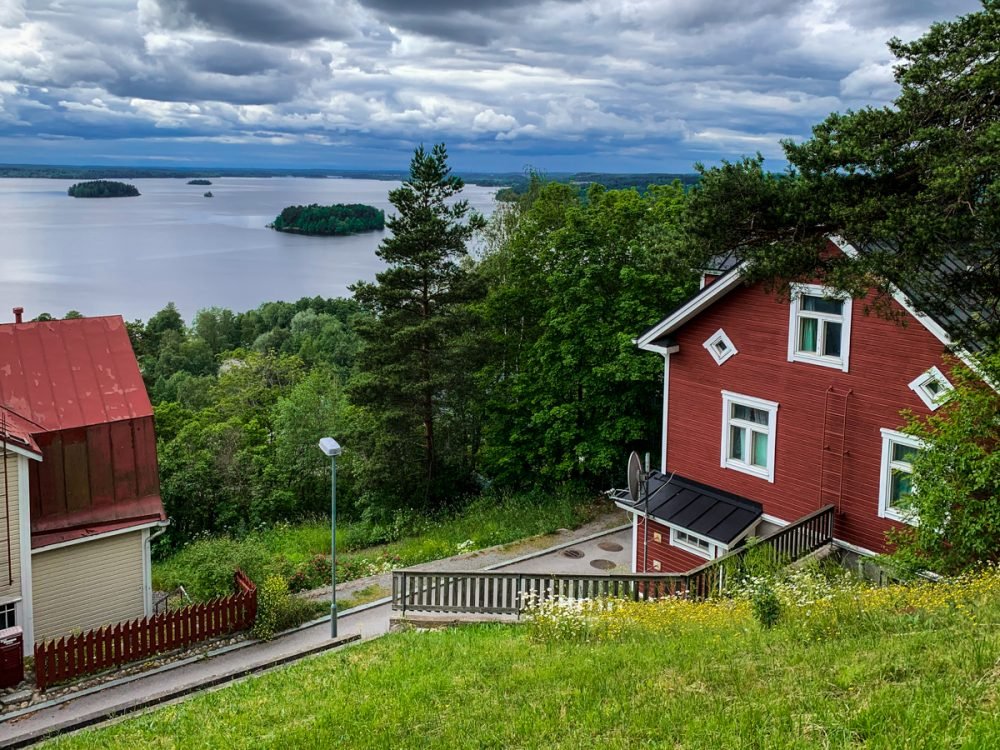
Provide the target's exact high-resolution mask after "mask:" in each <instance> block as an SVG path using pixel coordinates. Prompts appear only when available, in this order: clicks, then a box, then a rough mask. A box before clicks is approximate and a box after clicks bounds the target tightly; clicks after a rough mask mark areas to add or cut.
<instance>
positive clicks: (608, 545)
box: [597, 542, 624, 552]
mask: <svg viewBox="0 0 1000 750" xmlns="http://www.w3.org/2000/svg"><path fill="white" fill-rule="evenodd" d="M597 546H598V547H600V548H601V549H602V550H604V551H605V552H621V551H622V549H624V548H623V547H622V546H621V545H620V544H618V542H601V543H600V544H598V545H597Z"/></svg>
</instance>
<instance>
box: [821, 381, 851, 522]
mask: <svg viewBox="0 0 1000 750" xmlns="http://www.w3.org/2000/svg"><path fill="white" fill-rule="evenodd" d="M851 392H852V391H851V390H850V389H847V390H844V389H841V390H838V389H837V388H835V387H834V386H832V385H831V386H830V387H829V388H827V389H826V396H825V399H824V403H823V449H822V451H820V462H819V484H820V486H819V503H818V507H820V508H822V507H823V506H825V505H833V506H834V507H835V508H836V509H837V512H838V513H839V512H840V504H841V501H842V500H843V496H844V464H845V463H846V459H847V456H848V455H849V454H850V451H849V450H848V448H847V412H848V408H849V406H850V400H851Z"/></svg>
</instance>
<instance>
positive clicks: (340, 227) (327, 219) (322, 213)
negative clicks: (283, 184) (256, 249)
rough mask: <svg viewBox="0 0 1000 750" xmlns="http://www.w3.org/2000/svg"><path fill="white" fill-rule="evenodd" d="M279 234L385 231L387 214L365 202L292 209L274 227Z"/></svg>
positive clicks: (278, 218) (313, 205)
mask: <svg viewBox="0 0 1000 750" xmlns="http://www.w3.org/2000/svg"><path fill="white" fill-rule="evenodd" d="M270 226H271V227H272V228H274V229H277V230H278V231H279V232H295V233H297V234H313V235H344V234H357V233H358V232H368V231H373V230H381V229H385V212H384V211H382V210H381V209H378V208H375V207H374V206H366V205H364V204H362V203H336V204H334V205H332V206H320V205H318V204H316V203H313V204H311V205H308V206H288V207H287V208H285V209H283V210H282V212H281V213H280V214H279V215H278V217H277V218H276V219H275V220H274V223H273V224H271V225H270Z"/></svg>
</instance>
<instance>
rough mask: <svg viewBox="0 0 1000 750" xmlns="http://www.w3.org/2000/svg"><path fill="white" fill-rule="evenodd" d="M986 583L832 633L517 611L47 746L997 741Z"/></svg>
mask: <svg viewBox="0 0 1000 750" xmlns="http://www.w3.org/2000/svg"><path fill="white" fill-rule="evenodd" d="M988 595H989V596H990V597H993V598H992V599H991V600H989V601H987V602H985V603H983V602H982V601H980V602H979V603H978V604H975V605H973V604H971V603H970V601H971V600H965V599H963V600H961V601H959V603H958V604H953V602H951V600H950V599H949V601H945V599H944V598H941V597H939V598H938V599H937V603H936V604H933V603H932V604H928V605H926V606H927V607H928V609H927V611H923V610H921V609H920V607H923V606H925V605H924V604H922V602H923V601H924V600H923V599H920V598H919V597H909V598H900V597H896V598H892V597H889V596H885V595H883V594H878V595H877V596H878V597H881V598H879V599H878V600H877V602H876V603H877V606H878V607H879V608H880V609H879V611H878V613H877V615H874V614H873V610H872V608H871V607H869V608H868V610H866V611H861V610H858V611H855V610H854V609H850V608H851V607H854V605H853V604H851V602H852V601H854V599H853V594H849V595H845V597H844V598H843V601H841V602H840V603H839V604H835V605H829V606H826V605H824V606H825V609H824V612H825V614H824V615H823V616H824V617H826V618H827V619H828V622H827V625H831V624H832V625H833V626H835V627H834V631H836V634H833V635H820V634H819V633H822V632H823V630H824V627H826V626H825V625H824V626H823V627H816V622H815V620H814V613H812V612H811V611H810V612H807V611H806V610H803V611H802V612H801V614H802V618H801V619H800V621H794V618H792V620H793V621H792V622H791V623H790V624H789V625H784V624H779V625H778V626H777V627H775V628H774V629H771V630H765V629H762V628H761V627H760V626H759V625H757V624H756V623H755V622H754V620H753V619H752V617H751V616H750V614H749V609H750V608H749V607H748V606H746V605H744V606H742V607H735V608H733V607H730V608H726V607H718V608H716V609H712V608H710V607H708V608H705V609H697V610H695V609H690V610H686V609H684V607H692V608H693V607H701V606H703V605H690V604H688V603H684V602H682V603H676V602H674V603H667V604H666V605H659V604H640V605H632V610H631V612H632V614H631V617H632V618H633V621H634V622H633V625H632V626H630V627H625V628H623V629H620V630H616V631H615V632H614V635H610V636H609V635H607V634H606V635H605V636H604V637H600V638H596V639H592V640H590V641H582V640H580V638H579V637H575V638H561V637H557V636H553V635H552V633H551V632H550V633H549V634H548V636H545V635H544V633H543V632H542V631H540V630H539V628H538V627H537V626H525V625H520V626H514V625H479V626H468V627H464V628H461V629H455V630H450V631H430V632H416V631H412V632H405V633H399V634H394V635H390V636H386V637H385V638H382V639H379V640H376V641H372V642H369V643H366V644H362V645H360V646H356V647H351V648H348V649H345V650H343V651H340V652H337V653H333V654H327V655H324V656H320V657H317V658H313V659H310V660H307V661H304V662H301V663H298V664H296V665H293V666H291V667H288V668H285V669H282V670H279V671H276V672H274V673H271V674H268V675H264V676H262V677H259V678H256V679H252V680H248V681H246V682H243V683H241V684H238V685H235V686H231V687H229V688H226V689H223V690H219V691H217V692H213V693H208V694H205V695H201V696H199V697H196V698H193V699H191V700H188V701H186V702H184V703H181V704H178V705H173V706H169V707H166V708H163V709H159V710H157V711H155V712H153V713H150V714H148V715H143V716H139V717H136V718H132V719H129V720H126V721H124V722H122V723H120V724H116V725H113V726H110V727H106V728H103V729H98V730H90V731H85V732H83V733H81V734H77V735H75V736H71V737H67V738H63V739H61V740H57V741H54V742H52V743H51V744H50V745H47V746H46V747H52V748H61V749H68V748H81V749H83V748H129V749H131V748H136V747H144V748H175V747H176V748H216V747H218V748H223V747H226V748H229V747H235V748H276V749H278V748H281V749H282V750H284V749H286V748H287V749H294V748H302V749H303V750H304V749H306V748H318V747H329V748H333V747H338V748H415V749H416V748H421V749H422V748H636V747H657V748H706V749H708V748H712V749H713V750H715V749H716V748H728V749H732V750H739V749H742V748H747V749H749V748H760V749H762V750H769V749H770V748H803V749H805V748H810V749H812V748H865V749H866V750H877V749H884V750H896V749H897V748H927V749H928V750H930V749H931V748H933V749H934V750H938V749H939V748H945V747H948V748H994V747H998V746H1000V711H998V702H1000V667H998V664H1000V629H998V628H997V626H996V623H997V620H998V615H1000V606H998V601H1000V599H998V598H996V595H995V594H994V593H992V592H989V593H988ZM947 596H950V594H948V595H947ZM976 596H979V597H980V599H981V598H982V596H981V594H976ZM945 598H947V597H945ZM872 601H875V600H872ZM655 607H662V609H661V610H656V609H653V608H655ZM671 607H673V609H671ZM821 609H822V608H821ZM849 610H850V611H851V612H855V614H854V615H852V616H851V617H854V618H855V619H853V620H852V619H850V618H849V617H848V615H847V614H846V613H847V612H848V611H849ZM972 610H975V611H974V612H973V613H972V615H971V616H970V612H971V611H972ZM616 616H617V615H616ZM810 618H812V619H810ZM858 618H861V619H858ZM807 622H811V623H812V624H811V625H809V627H808V628H805V627H804V625H803V623H807ZM636 623H639V624H638V625H637V624H636ZM809 628H812V629H811V630H810V629H809ZM810 633H811V634H810Z"/></svg>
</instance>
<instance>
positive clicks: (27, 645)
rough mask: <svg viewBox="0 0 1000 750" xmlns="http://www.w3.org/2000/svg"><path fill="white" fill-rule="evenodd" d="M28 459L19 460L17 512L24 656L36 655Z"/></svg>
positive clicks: (23, 457)
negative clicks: (32, 596) (32, 595)
mask: <svg viewBox="0 0 1000 750" xmlns="http://www.w3.org/2000/svg"><path fill="white" fill-rule="evenodd" d="M29 473H30V472H29V471H28V457H27V456H23V455H22V456H18V459H17V512H18V519H17V523H18V527H19V528H18V531H19V532H20V542H21V611H20V612H19V613H18V614H19V616H20V619H19V620H18V622H19V623H21V632H22V634H23V636H24V655H25V656H33V655H34V653H35V614H34V607H33V604H32V599H31V494H30V493H29V491H28V482H29V481H30V480H29Z"/></svg>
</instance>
